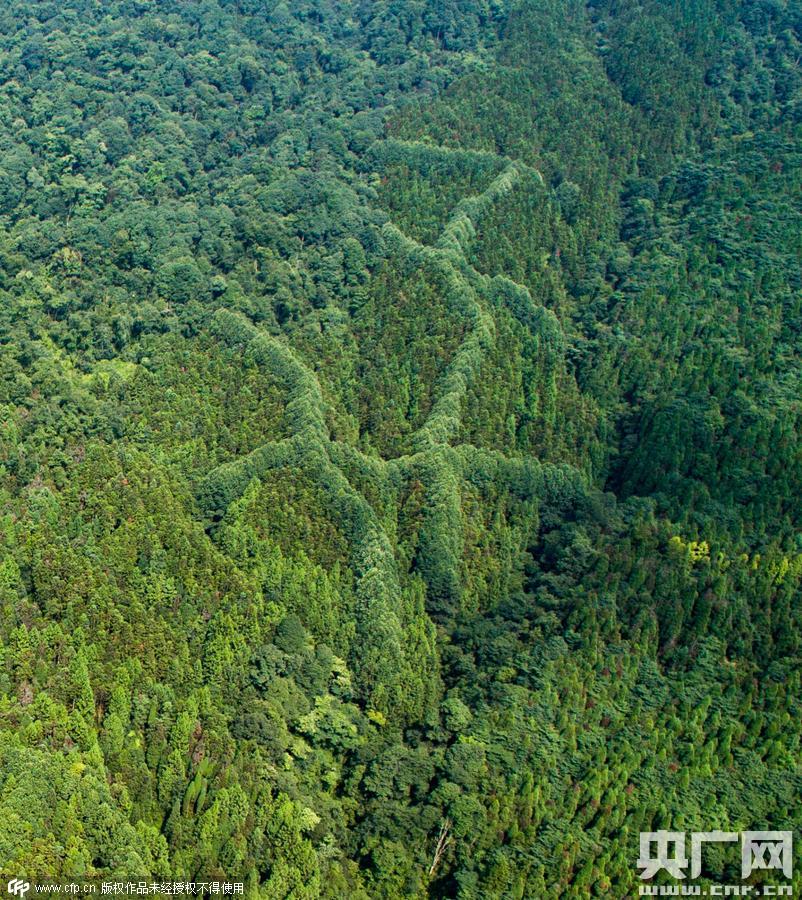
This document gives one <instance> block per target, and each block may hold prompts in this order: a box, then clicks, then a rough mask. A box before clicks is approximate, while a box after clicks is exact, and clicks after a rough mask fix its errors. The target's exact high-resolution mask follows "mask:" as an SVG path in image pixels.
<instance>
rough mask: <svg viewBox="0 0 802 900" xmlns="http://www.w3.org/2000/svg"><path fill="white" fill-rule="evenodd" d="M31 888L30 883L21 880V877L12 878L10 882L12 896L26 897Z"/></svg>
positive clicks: (9, 887)
mask: <svg viewBox="0 0 802 900" xmlns="http://www.w3.org/2000/svg"><path fill="white" fill-rule="evenodd" d="M30 889H31V885H30V883H29V882H27V881H21V880H20V879H19V878H12V879H11V881H9V883H8V892H9V894H11V896H12V897H21V898H24V897H25V895H26V894H27V893H28V891H29V890H30Z"/></svg>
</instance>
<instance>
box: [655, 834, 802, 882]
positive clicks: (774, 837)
mask: <svg viewBox="0 0 802 900" xmlns="http://www.w3.org/2000/svg"><path fill="white" fill-rule="evenodd" d="M739 837H740V839H741V878H742V879H743V880H746V879H747V878H749V876H750V875H751V874H752V872H755V871H758V870H759V869H781V870H782V873H783V875H785V877H786V878H788V879H789V880H790V879H791V877H792V867H793V861H792V859H791V854H792V849H793V834H792V832H790V831H744V832H743V833H742V834H741V835H739V834H738V833H737V832H735V831H694V832H693V833H692V834H691V859H690V867H691V878H698V877H699V876H700V875H701V873H702V844H704V843H711V842H715V843H722V842H729V841H737V840H738V838H739ZM653 845H656V850H655V852H654V853H653V852H652V846H653ZM670 847H673V850H669V848H670ZM638 868H639V869H643V871H642V872H641V874H640V877H641V878H642V879H648V878H654V876H655V875H656V874H657V873H658V872H659V871H660V870H661V869H665V870H666V871H667V872H669V873H670V874H671V875H673V876H674V878H685V877H686V875H685V870H686V869H687V868H688V857H687V856H686V854H685V832H683V831H642V832H641V836H640V858H639V859H638Z"/></svg>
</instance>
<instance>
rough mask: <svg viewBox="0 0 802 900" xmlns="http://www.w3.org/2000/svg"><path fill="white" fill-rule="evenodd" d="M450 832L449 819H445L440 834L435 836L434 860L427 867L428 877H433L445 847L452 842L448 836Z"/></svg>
mask: <svg viewBox="0 0 802 900" xmlns="http://www.w3.org/2000/svg"><path fill="white" fill-rule="evenodd" d="M450 831H451V819H446V820H445V821H444V822H443V824H442V825H441V826H440V834H439V835H438V836H437V846H436V847H435V848H434V858H433V859H432V864H431V866H429V875H434V870H435V869H436V868H437V866H438V865H439V863H440V858H441V857H442V855H443V854H444V853H445V851H446V847H448V845H449V844H452V843H453V842H454V839H453V838H452V837H451V836H450V835H449V832H450Z"/></svg>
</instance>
